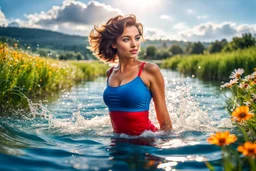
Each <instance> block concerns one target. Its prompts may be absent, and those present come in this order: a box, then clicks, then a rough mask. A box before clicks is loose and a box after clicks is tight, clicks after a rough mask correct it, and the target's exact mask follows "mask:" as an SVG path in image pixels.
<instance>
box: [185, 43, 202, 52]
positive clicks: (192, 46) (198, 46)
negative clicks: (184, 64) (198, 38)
mask: <svg viewBox="0 0 256 171" xmlns="http://www.w3.org/2000/svg"><path fill="white" fill-rule="evenodd" d="M186 52H187V53H188V54H203V53H204V45H203V44H202V43H201V42H195V43H189V44H188V47H187V48H186Z"/></svg>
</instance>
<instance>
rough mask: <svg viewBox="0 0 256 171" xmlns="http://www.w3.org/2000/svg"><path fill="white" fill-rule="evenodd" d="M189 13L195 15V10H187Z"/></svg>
mask: <svg viewBox="0 0 256 171" xmlns="http://www.w3.org/2000/svg"><path fill="white" fill-rule="evenodd" d="M187 13H188V14H194V13H195V11H194V10H193V9H187Z"/></svg>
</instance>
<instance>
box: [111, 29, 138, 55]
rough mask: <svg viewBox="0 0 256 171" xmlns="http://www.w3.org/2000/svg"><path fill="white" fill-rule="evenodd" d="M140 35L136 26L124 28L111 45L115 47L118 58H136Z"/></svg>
mask: <svg viewBox="0 0 256 171" xmlns="http://www.w3.org/2000/svg"><path fill="white" fill-rule="evenodd" d="M140 39H141V36H140V33H139V30H138V29H137V27H136V26H128V27H125V28H124V32H123V34H122V35H121V36H119V37H118V38H117V40H116V44H113V45H112V47H113V48H116V49H117V55H118V57H119V58H136V57H137V56H138V53H139V49H140V42H141V40H140Z"/></svg>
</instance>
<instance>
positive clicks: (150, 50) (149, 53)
mask: <svg viewBox="0 0 256 171" xmlns="http://www.w3.org/2000/svg"><path fill="white" fill-rule="evenodd" d="M156 52H157V49H156V47H155V46H148V47H147V50H146V57H147V58H150V59H154V58H155V57H156Z"/></svg>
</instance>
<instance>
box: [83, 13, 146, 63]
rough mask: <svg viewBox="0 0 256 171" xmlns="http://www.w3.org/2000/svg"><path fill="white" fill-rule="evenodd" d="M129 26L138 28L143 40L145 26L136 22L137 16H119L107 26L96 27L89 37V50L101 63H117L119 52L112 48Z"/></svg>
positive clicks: (112, 19) (110, 20) (109, 21)
mask: <svg viewBox="0 0 256 171" xmlns="http://www.w3.org/2000/svg"><path fill="white" fill-rule="evenodd" d="M128 26H136V27H137V29H138V31H139V34H140V36H142V38H143V26H142V24H141V23H139V22H137V21H136V16H135V15H133V14H130V15H128V16H122V15H118V16H116V17H114V18H111V19H109V20H108V21H107V23H106V24H102V25H100V26H96V25H94V29H93V30H92V31H91V32H90V34H89V37H88V39H89V44H90V46H89V47H88V48H89V49H90V50H91V51H92V52H93V54H94V55H95V56H96V57H97V58H98V59H100V60H101V61H104V62H108V63H113V62H116V61H117V59H118V58H117V50H116V49H114V48H112V44H114V43H116V39H117V37H119V36H121V35H122V33H123V31H124V28H125V27H128Z"/></svg>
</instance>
